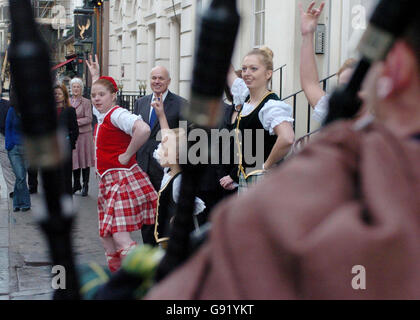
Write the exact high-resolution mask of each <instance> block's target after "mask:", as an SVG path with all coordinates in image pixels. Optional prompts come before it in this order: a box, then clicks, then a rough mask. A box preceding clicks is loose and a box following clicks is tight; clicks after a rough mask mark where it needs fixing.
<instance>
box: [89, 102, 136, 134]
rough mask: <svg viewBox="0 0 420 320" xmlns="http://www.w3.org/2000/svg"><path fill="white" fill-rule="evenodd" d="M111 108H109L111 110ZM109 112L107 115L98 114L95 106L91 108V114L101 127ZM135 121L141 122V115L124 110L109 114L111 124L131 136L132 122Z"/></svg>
mask: <svg viewBox="0 0 420 320" xmlns="http://www.w3.org/2000/svg"><path fill="white" fill-rule="evenodd" d="M112 109H113V108H111V110H112ZM111 110H109V111H108V112H107V113H100V112H99V111H98V110H97V109H96V108H95V106H93V114H94V115H95V116H96V118H97V119H98V124H99V125H101V124H102V123H103V122H104V119H105V117H106V116H107V114H108V113H109V112H110V111H111ZM137 120H143V118H142V117H141V115H135V114H132V113H131V112H130V111H128V110H127V109H124V108H121V107H120V108H118V109H116V110H115V111H114V112H113V113H112V114H111V123H112V124H113V125H114V126H116V127H117V128H119V129H120V130H122V131H124V132H125V133H126V134H128V135H130V136H132V135H133V126H134V122H136V121H137Z"/></svg>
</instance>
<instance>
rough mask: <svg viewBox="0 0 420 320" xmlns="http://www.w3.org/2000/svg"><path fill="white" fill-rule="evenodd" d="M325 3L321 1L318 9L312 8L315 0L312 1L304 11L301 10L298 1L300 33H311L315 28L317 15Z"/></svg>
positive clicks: (301, 7)
mask: <svg viewBox="0 0 420 320" xmlns="http://www.w3.org/2000/svg"><path fill="white" fill-rule="evenodd" d="M324 6H325V3H324V2H322V3H321V5H320V6H319V8H318V9H314V7H315V1H312V2H311V4H310V5H309V7H308V9H307V10H306V12H305V11H304V10H303V6H302V3H301V2H299V10H300V31H301V33H302V35H307V34H312V33H314V32H315V30H316V25H317V24H318V19H319V16H320V15H321V13H322V10H323V9H324Z"/></svg>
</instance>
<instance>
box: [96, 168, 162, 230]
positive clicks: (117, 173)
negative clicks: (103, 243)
mask: <svg viewBox="0 0 420 320" xmlns="http://www.w3.org/2000/svg"><path fill="white" fill-rule="evenodd" d="M157 199H158V195H157V192H156V191H155V189H154V188H153V185H152V183H151V182H150V179H149V176H148V175H147V174H146V173H145V172H144V171H143V170H141V169H140V167H139V166H138V165H135V166H134V167H133V168H132V169H130V170H113V171H110V172H108V173H107V174H105V175H104V176H103V177H102V178H101V179H100V182H99V195H98V214H99V236H100V237H110V236H112V234H114V233H116V232H132V231H136V230H139V229H141V227H142V226H143V224H147V225H153V224H154V223H155V216H156V206H157Z"/></svg>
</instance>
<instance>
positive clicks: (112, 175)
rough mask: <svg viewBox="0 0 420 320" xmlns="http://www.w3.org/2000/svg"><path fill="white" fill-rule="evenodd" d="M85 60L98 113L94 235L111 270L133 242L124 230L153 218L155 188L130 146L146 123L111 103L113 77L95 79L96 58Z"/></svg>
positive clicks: (145, 133) (142, 136)
mask: <svg viewBox="0 0 420 320" xmlns="http://www.w3.org/2000/svg"><path fill="white" fill-rule="evenodd" d="M87 64H88V66H89V70H90V71H91V74H92V78H93V80H94V83H93V85H92V92H91V98H92V103H93V105H94V106H95V108H96V110H95V109H94V113H95V115H96V117H97V119H98V124H97V126H96V128H95V138H94V139H95V150H96V172H97V174H98V175H99V177H100V182H99V195H98V213H99V235H100V237H101V241H102V244H103V246H104V248H105V253H106V257H107V261H108V266H109V269H110V270H111V272H114V271H116V270H118V269H119V267H120V265H121V261H122V259H123V258H124V257H125V256H126V255H127V253H128V252H129V251H130V249H131V248H132V247H133V246H135V245H136V242H135V241H133V240H132V239H131V237H130V232H132V231H136V230H140V229H141V227H142V225H143V224H154V219H155V213H156V205H157V193H156V191H155V189H154V188H153V186H152V184H151V182H150V179H149V177H148V176H147V174H146V173H144V172H143V171H142V170H141V169H140V167H139V166H138V164H137V162H136V152H137V150H138V149H139V148H140V147H141V146H142V145H143V144H144V143H145V142H146V140H147V139H148V137H149V135H150V128H149V126H148V125H147V124H146V123H145V122H144V121H143V120H142V118H141V116H136V115H133V114H132V113H130V112H129V111H128V110H126V109H124V108H121V107H119V106H116V105H115V101H116V97H117V91H118V88H117V85H116V83H115V81H114V79H113V78H111V77H100V78H99V79H97V76H95V75H96V74H99V72H98V73H97V72H96V70H99V66H98V65H97V62H96V63H92V60H90V62H87ZM96 79H97V80H96Z"/></svg>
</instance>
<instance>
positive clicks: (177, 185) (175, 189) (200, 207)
mask: <svg viewBox="0 0 420 320" xmlns="http://www.w3.org/2000/svg"><path fill="white" fill-rule="evenodd" d="M168 171H169V168H164V169H163V172H164V174H163V178H162V183H161V185H160V189H162V188H163V187H164V186H165V185H166V184H167V183H168V181H169V180H170V179H171V178H172V176H171V175H170V174H169V173H168ZM181 182H182V174H180V175H178V176H177V177H176V178H175V180H174V181H173V184H172V199H174V201H175V203H178V199H179V192H180V189H181ZM204 209H206V205H205V204H204V201H203V200H201V199H200V198H199V197H195V208H194V214H195V215H198V214H200V213H201V212H203V211H204Z"/></svg>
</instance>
